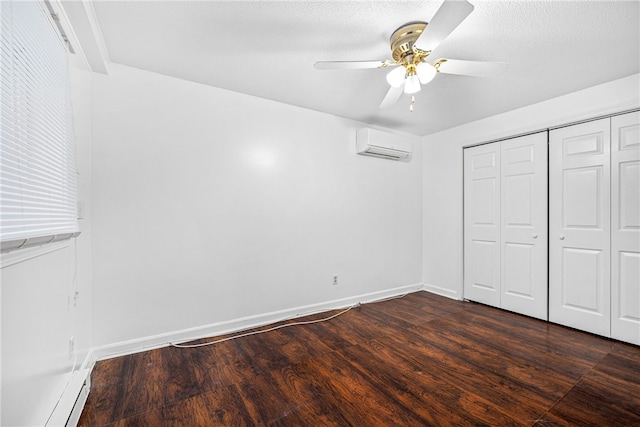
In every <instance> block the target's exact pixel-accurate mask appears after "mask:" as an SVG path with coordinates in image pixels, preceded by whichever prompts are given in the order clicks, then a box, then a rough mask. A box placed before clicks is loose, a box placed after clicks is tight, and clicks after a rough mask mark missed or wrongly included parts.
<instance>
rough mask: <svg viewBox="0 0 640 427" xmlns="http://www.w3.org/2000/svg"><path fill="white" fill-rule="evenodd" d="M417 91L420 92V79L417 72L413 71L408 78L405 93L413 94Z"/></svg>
mask: <svg viewBox="0 0 640 427" xmlns="http://www.w3.org/2000/svg"><path fill="white" fill-rule="evenodd" d="M417 92H420V80H419V79H418V76H417V75H416V74H415V73H411V74H409V75H408V76H407V78H406V82H405V84H404V93H408V94H412V93H417Z"/></svg>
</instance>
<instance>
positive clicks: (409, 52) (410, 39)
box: [391, 21, 430, 65]
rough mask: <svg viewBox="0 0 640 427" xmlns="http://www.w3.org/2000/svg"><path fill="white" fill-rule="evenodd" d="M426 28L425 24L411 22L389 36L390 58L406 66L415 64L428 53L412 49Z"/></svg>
mask: <svg viewBox="0 0 640 427" xmlns="http://www.w3.org/2000/svg"><path fill="white" fill-rule="evenodd" d="M426 27H427V23H426V22H422V21H412V22H408V23H406V24H404V25H403V26H401V27H400V28H398V29H397V30H395V31H394V32H393V34H391V56H392V57H393V59H394V60H395V61H396V62H399V63H404V64H407V65H408V64H416V63H418V62H420V61H421V60H422V59H423V58H425V57H426V56H427V55H428V54H429V53H430V52H425V51H422V50H419V49H417V48H414V47H413V44H414V43H415V41H416V40H417V39H418V37H420V34H422V32H423V31H424V29H425V28H426ZM418 57H419V58H418Z"/></svg>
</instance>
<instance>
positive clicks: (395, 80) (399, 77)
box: [387, 67, 406, 87]
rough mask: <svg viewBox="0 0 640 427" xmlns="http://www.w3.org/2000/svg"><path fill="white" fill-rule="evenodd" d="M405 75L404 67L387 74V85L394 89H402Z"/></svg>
mask: <svg viewBox="0 0 640 427" xmlns="http://www.w3.org/2000/svg"><path fill="white" fill-rule="evenodd" d="M405 74H406V70H405V69H404V67H396V68H394V69H393V70H391V71H390V72H389V73H387V83H389V84H390V85H391V86H392V87H400V86H402V84H403V83H404V76H405Z"/></svg>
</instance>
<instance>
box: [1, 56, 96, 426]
mask: <svg viewBox="0 0 640 427" xmlns="http://www.w3.org/2000/svg"><path fill="white" fill-rule="evenodd" d="M76 59H77V58H76ZM90 84H91V78H90V76H89V73H88V72H87V71H84V70H82V69H81V68H77V66H76V64H74V67H73V68H72V70H71V91H72V93H71V95H72V106H73V110H74V128H75V137H76V159H77V166H78V172H79V177H78V179H79V182H78V184H79V186H78V187H79V199H80V200H81V201H84V202H85V203H86V202H87V201H88V200H90V174H89V167H90V137H91V124H90V115H89V114H90V102H91V100H90V95H91V91H90ZM80 228H81V230H82V234H81V235H80V236H79V237H78V238H77V239H74V240H70V241H66V242H60V243H56V244H52V245H45V246H43V247H40V248H32V249H25V250H20V251H15V252H11V253H9V254H3V255H2V265H1V269H0V282H1V285H0V287H1V290H2V298H1V302H2V335H1V336H2V358H1V360H2V401H1V406H2V419H1V423H0V424H1V425H3V426H36V425H40V426H41V425H44V423H45V422H46V420H47V418H48V417H49V415H50V414H51V412H52V411H53V409H54V407H55V404H56V402H57V400H58V399H59V398H60V396H61V394H62V392H63V390H64V386H65V384H66V382H67V380H68V379H69V377H70V375H71V371H72V369H73V367H74V361H75V365H76V367H79V366H80V365H81V364H82V363H83V362H84V360H85V358H86V357H87V354H88V351H89V349H90V348H91V346H92V342H91V334H92V327H91V309H92V304H91V261H90V258H91V254H90V246H91V242H90V239H91V238H90V236H91V233H90V223H89V220H88V217H86V219H82V220H81V221H80ZM76 291H78V298H77V300H76V303H75V304H74V295H75V292H76ZM72 336H73V337H74V338H75V347H76V351H75V355H74V357H72V358H70V357H69V338H70V337H72Z"/></svg>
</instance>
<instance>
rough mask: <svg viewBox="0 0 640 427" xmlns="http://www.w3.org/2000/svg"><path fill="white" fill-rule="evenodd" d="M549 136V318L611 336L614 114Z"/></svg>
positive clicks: (553, 132)
mask: <svg viewBox="0 0 640 427" xmlns="http://www.w3.org/2000/svg"><path fill="white" fill-rule="evenodd" d="M549 138H550V141H549V320H551V321H552V322H556V323H560V324H563V325H567V326H571V327H575V328H578V329H582V330H585V331H589V332H593V333H596V334H600V335H605V336H610V328H611V327H610V325H611V307H610V301H611V300H610V298H611V286H610V284H611V282H610V272H611V269H610V187H609V185H610V180H609V177H610V175H609V170H610V155H609V151H610V120H609V119H602V120H597V121H593V122H589V123H583V124H580V125H575V126H570V127H566V128H562V129H557V130H553V131H551V132H550V134H549Z"/></svg>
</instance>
